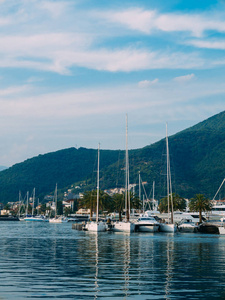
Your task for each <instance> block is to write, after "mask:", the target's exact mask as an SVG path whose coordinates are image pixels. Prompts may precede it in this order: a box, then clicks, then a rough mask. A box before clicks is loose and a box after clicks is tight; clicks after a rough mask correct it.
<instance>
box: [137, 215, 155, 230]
mask: <svg viewBox="0 0 225 300" xmlns="http://www.w3.org/2000/svg"><path fill="white" fill-rule="evenodd" d="M159 226H160V224H159V222H157V221H156V219H155V218H154V217H151V216H148V215H143V216H140V218H138V220H137V222H136V223H135V231H141V232H157V231H159Z"/></svg>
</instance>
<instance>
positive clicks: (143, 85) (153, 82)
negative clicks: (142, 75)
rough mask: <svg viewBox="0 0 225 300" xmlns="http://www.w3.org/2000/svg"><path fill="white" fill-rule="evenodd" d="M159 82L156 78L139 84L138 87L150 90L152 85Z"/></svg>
mask: <svg viewBox="0 0 225 300" xmlns="http://www.w3.org/2000/svg"><path fill="white" fill-rule="evenodd" d="M158 81H159V80H158V78H156V79H154V80H143V81H139V82H138V86H139V87H140V88H148V87H150V86H152V85H155V84H156V83H157V82H158Z"/></svg>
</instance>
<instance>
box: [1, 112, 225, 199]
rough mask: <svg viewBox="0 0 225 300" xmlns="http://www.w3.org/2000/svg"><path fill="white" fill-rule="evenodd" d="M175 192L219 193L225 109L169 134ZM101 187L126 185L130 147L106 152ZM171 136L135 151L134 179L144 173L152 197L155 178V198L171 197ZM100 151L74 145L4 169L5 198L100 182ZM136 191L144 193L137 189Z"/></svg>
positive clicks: (132, 158)
mask: <svg viewBox="0 0 225 300" xmlns="http://www.w3.org/2000/svg"><path fill="white" fill-rule="evenodd" d="M169 148H170V157H171V172H172V181H173V190H174V192H177V193H179V194H180V195H181V196H183V197H187V198H190V197H192V196H194V195H195V194H196V193H204V194H205V195H206V196H207V197H213V196H214V194H215V192H216V191H217V189H218V187H219V185H220V183H221V182H222V180H223V178H225V168H224V166H225V151H224V149H225V112H221V113H220V114H217V115H215V116H213V117H211V118H209V119H207V120H205V121H203V122H201V123H199V124H197V125H195V126H193V127H190V128H188V129H186V130H183V131H181V132H179V133H177V134H175V135H173V136H170V137H169ZM100 153H101V154H100V156H101V158H100V186H101V189H108V188H114V187H121V186H124V178H125V176H124V156H125V153H124V151H121V150H101V152H100ZM165 153H166V146H165V139H162V140H160V141H159V142H157V143H155V144H152V145H150V146H146V147H144V148H141V149H135V150H130V151H129V166H130V183H138V172H139V171H140V173H141V178H142V180H143V181H147V182H148V184H147V185H146V186H145V188H146V193H147V195H149V194H150V191H151V186H152V182H153V180H154V181H155V184H156V187H155V196H156V198H158V199H159V198H160V197H163V196H165V195H166V190H165V180H166V176H165V174H166V156H165ZM96 163H97V149H86V148H79V149H76V148H69V149H64V150H60V151H56V152H52V153H48V154H44V155H39V156H37V157H34V158H32V159H28V160H26V161H24V162H23V163H19V164H16V165H14V166H12V167H11V168H8V169H6V170H3V171H1V172H0V186H1V189H0V202H7V201H16V200H17V198H18V192H19V190H21V192H22V194H24V195H25V193H26V191H27V190H29V191H31V190H32V189H33V188H34V187H36V193H37V197H39V198H40V200H41V199H42V198H43V197H44V195H46V194H48V193H50V192H52V191H53V190H54V187H55V184H56V182H57V183H58V187H59V189H62V191H63V190H64V189H65V188H69V187H71V185H78V184H81V183H82V185H83V189H91V188H95V186H96V172H95V171H96V168H97V167H96ZM136 192H138V190H137V188H136Z"/></svg>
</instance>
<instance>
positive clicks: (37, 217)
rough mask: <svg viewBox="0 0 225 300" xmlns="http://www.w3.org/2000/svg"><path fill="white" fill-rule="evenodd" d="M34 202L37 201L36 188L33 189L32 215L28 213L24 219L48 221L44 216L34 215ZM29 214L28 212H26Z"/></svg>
mask: <svg viewBox="0 0 225 300" xmlns="http://www.w3.org/2000/svg"><path fill="white" fill-rule="evenodd" d="M28 195H29V194H28V192H27V209H28ZM34 203H35V188H34V190H33V204H32V215H31V216H29V215H26V217H25V218H24V221H35V222H46V221H47V219H45V218H44V217H42V216H35V215H34ZM26 214H27V212H26Z"/></svg>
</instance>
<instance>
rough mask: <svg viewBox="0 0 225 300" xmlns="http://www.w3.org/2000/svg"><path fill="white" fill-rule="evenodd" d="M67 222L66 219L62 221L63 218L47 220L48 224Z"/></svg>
mask: <svg viewBox="0 0 225 300" xmlns="http://www.w3.org/2000/svg"><path fill="white" fill-rule="evenodd" d="M67 222H68V220H67V219H63V218H52V219H49V223H54V224H56V223H67Z"/></svg>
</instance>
